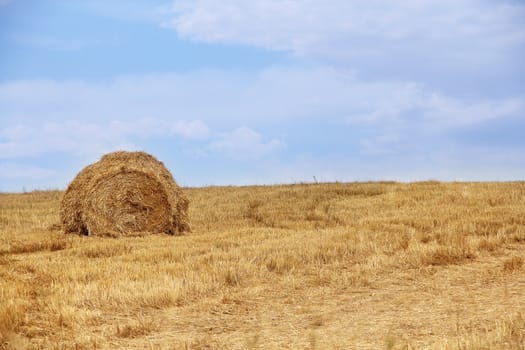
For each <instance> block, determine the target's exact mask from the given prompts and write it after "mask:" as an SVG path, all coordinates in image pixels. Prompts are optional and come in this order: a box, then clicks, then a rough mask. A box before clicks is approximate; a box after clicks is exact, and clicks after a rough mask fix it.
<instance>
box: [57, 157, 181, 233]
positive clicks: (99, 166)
mask: <svg viewBox="0 0 525 350" xmlns="http://www.w3.org/2000/svg"><path fill="white" fill-rule="evenodd" d="M188 204H189V201H188V199H187V198H186V196H185V195H184V194H183V192H182V190H181V189H180V187H179V186H178V185H177V183H176V182H175V180H174V179H173V177H172V175H171V174H170V172H169V171H168V170H167V169H166V167H165V166H164V164H163V163H162V162H160V161H158V160H157V159H156V158H155V157H153V156H151V155H149V154H147V153H144V152H124V151H120V152H113V153H109V154H107V155H105V156H104V157H102V159H101V160H100V161H98V162H96V163H94V164H92V165H89V166H87V167H86V168H84V169H83V170H82V171H81V172H80V173H79V174H78V175H77V176H76V177H75V179H74V180H73V181H72V182H71V184H70V185H69V187H68V188H67V190H66V192H65V194H64V197H63V198H62V202H61V208H60V219H61V222H62V225H63V228H64V230H65V232H66V233H80V234H85V235H100V236H117V237H118V236H129V235H141V234H144V233H168V234H182V233H183V232H185V231H189V230H190V228H189V224H188V213H187V212H188Z"/></svg>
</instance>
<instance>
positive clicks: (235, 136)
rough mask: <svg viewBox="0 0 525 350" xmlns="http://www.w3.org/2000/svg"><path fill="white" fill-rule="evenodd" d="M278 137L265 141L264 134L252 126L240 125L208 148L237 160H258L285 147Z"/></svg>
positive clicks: (221, 136)
mask: <svg viewBox="0 0 525 350" xmlns="http://www.w3.org/2000/svg"><path fill="white" fill-rule="evenodd" d="M284 146H285V145H284V143H283V142H282V141H280V140H277V139H271V140H268V141H265V140H264V139H263V136H262V135H261V134H259V133H257V132H255V131H253V130H251V129H250V128H247V127H240V128H237V129H235V130H233V131H232V132H230V133H226V134H222V135H220V136H219V138H218V139H217V140H215V141H213V142H211V143H210V144H209V146H208V149H209V150H211V151H212V152H218V153H219V154H222V155H225V156H226V157H228V158H231V159H235V160H258V159H260V158H264V157H265V156H268V155H270V154H272V153H274V152H276V151H278V150H279V149H282V148H283V147H284Z"/></svg>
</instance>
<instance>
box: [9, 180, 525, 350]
mask: <svg viewBox="0 0 525 350" xmlns="http://www.w3.org/2000/svg"><path fill="white" fill-rule="evenodd" d="M183 191H184V193H185V195H186V196H187V197H188V199H189V201H190V202H191V207H190V212H189V222H190V224H191V226H192V233H188V234H185V235H182V236H169V235H148V236H142V237H121V238H118V239H116V238H107V237H96V236H90V237H86V236H82V235H64V234H63V233H62V231H60V230H58V229H57V230H55V231H54V230H53V229H55V228H58V227H57V226H56V224H57V223H59V222H60V219H59V207H60V201H61V198H62V196H63V193H62V192H52V191H48V192H31V193H24V194H0V344H1V347H3V348H8V349H11V348H12V349H25V348H28V349H70V348H74V349H115V348H122V349H283V348H290V349H524V348H525V266H524V264H525V263H524V261H525V183H524V182H515V183H438V182H426V183H413V184H400V183H350V184H312V185H307V184H298V185H283V186H263V187H209V188H195V189H183Z"/></svg>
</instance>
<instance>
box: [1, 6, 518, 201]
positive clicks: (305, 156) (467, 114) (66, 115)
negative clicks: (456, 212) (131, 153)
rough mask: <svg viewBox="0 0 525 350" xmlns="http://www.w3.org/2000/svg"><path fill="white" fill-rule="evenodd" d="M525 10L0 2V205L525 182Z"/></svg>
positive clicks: (468, 7)
mask: <svg viewBox="0 0 525 350" xmlns="http://www.w3.org/2000/svg"><path fill="white" fill-rule="evenodd" d="M523 18H525V3H524V2H523V1H515V0H514V1H511V0H507V1H506V0H499V1H491V0H423V1H420V0H418V1H416V0H406V1H385V0H367V1H365V0H355V1H346V0H325V1H314V0H302V1H300V0H296V1H294V0H286V1H283V0H264V1H263V0H252V1H241V0H222V1H213V0H194V1H187V0H176V1H161V0H156V1H145V0H137V1H133V2H130V1H101V0H92V1H88V0H76V1H67V0H0V191H21V190H32V189H48V188H65V187H66V186H67V184H68V182H69V181H70V180H71V179H72V178H73V177H74V176H75V174H76V173H77V172H78V171H79V170H80V169H82V168H83V167H84V166H86V165H87V164H89V163H92V162H94V161H96V160H97V159H99V158H100V156H102V155H103V154H104V153H107V152H110V151H113V150H119V149H126V150H144V151H146V152H149V153H152V154H154V155H155V156H156V157H157V158H159V159H160V160H162V161H163V162H164V163H165V164H166V165H167V166H168V168H169V169H170V170H171V171H172V173H173V174H174V176H175V178H176V179H177V181H178V182H179V183H180V184H182V185H184V186H205V185H222V184H233V185H245V184H261V183H263V184H273V183H290V182H300V181H312V180H313V177H314V176H315V177H316V178H317V179H318V180H319V181H368V180H398V181H417V180H426V179H437V180H444V181H454V180H465V181H479V180H482V181H485V180H524V179H525V137H523V134H525V70H524V69H523V62H525V21H523Z"/></svg>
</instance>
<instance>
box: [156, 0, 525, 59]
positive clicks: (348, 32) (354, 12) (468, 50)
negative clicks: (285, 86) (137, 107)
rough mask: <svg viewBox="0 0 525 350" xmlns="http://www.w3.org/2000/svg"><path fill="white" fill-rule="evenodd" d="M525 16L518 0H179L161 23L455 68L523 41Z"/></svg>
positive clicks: (322, 52)
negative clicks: (170, 15)
mask: <svg viewBox="0 0 525 350" xmlns="http://www.w3.org/2000/svg"><path fill="white" fill-rule="evenodd" d="M524 16H525V5H523V4H522V3H521V2H514V1H485V0H445V1H443V0H430V1H402V2H399V1H394V2H392V1H382V0H374V1H369V0H368V1H367V0H359V1H345V0H329V1H313V0H306V1H267V0H255V1H242V0H227V1H221V2H216V1H213V0H196V1H195V0H192V1H189V0H188V1H187V0H178V1H175V2H174V6H173V19H172V20H171V21H169V22H167V23H164V25H165V26H169V27H172V28H174V29H175V30H177V32H178V33H179V34H180V35H181V36H183V37H184V38H188V39H191V40H196V41H203V42H209V43H236V44H246V45H254V46H260V47H264V48H268V49H274V50H285V51H290V52H292V53H294V54H295V55H297V56H300V57H309V58H316V59H319V60H321V61H323V62H325V63H326V62H338V63H339V64H343V63H344V62H345V61H349V60H350V62H353V63H356V62H360V63H364V64H365V63H366V61H361V60H358V61H356V60H355V59H356V58H359V59H368V60H370V59H373V60H376V59H378V58H380V59H381V61H382V62H383V63H387V61H388V60H390V62H393V63H394V65H395V66H396V68H397V67H398V66H399V63H400V62H399V59H401V58H405V59H410V58H411V56H414V57H413V58H414V59H416V60H418V59H422V58H427V64H431V65H435V64H438V65H443V64H444V65H446V66H447V67H449V68H451V67H455V68H456V69H458V68H460V67H461V68H465V67H470V68H471V67H472V65H476V66H480V65H484V64H485V63H486V61H487V60H489V61H498V62H499V61H500V60H501V59H502V58H504V57H505V56H506V55H507V50H508V49H513V48H517V47H519V46H521V45H523V43H524V42H525V28H524V27H523V25H522V23H523V22H522V18H523V17H524ZM384 60H387V61H384ZM436 62H440V63H436ZM361 68H364V67H361Z"/></svg>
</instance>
